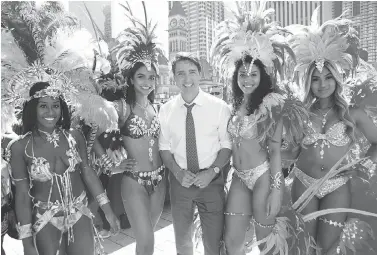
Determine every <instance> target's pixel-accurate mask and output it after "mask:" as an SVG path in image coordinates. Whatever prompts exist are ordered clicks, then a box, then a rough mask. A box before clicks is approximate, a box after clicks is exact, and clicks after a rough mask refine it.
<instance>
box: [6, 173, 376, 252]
mask: <svg viewBox="0 0 377 255" xmlns="http://www.w3.org/2000/svg"><path fill="white" fill-rule="evenodd" d="M375 185H377V184H375ZM369 188H370V187H369V186H368V185H367V184H364V183H362V182H361V181H360V180H355V179H352V208H355V209H360V210H366V211H369V212H373V213H377V196H376V194H373V195H366V191H367V190H368V189H369ZM287 216H288V215H287ZM352 217H359V218H360V219H362V220H364V221H366V222H368V223H369V224H370V225H371V227H372V229H373V230H374V233H375V235H377V218H372V217H364V216H359V215H352ZM289 218H291V217H289ZM291 220H293V218H292V219H291ZM293 222H294V221H293ZM253 234H254V233H253V228H250V230H249V231H248V232H247V235H246V236H247V238H246V241H247V242H249V241H252V240H253V237H254V236H253ZM369 244H370V245H371V247H372V248H373V249H374V250H375V251H377V242H376V241H374V242H369ZM103 246H104V248H105V252H106V254H109V255H121V254H122V255H124V254H130V255H131V254H135V246H136V243H135V238H134V234H133V232H132V229H123V230H121V232H120V233H119V234H118V235H117V236H112V237H110V238H108V239H104V241H103ZM4 250H5V252H6V254H7V255H23V254H24V253H23V247H22V242H21V241H18V240H15V239H12V238H10V237H9V236H7V235H6V237H5V239H4ZM154 254H155V255H176V250H175V238H174V230H173V225H172V216H171V212H170V205H169V204H167V205H165V208H164V211H163V212H162V215H161V218H160V220H159V222H158V223H157V227H156V229H155V252H154ZM203 254H204V252H203V246H202V245H201V244H199V246H198V248H197V249H196V250H195V255H203ZM258 254H259V249H258V248H255V249H253V250H252V251H251V252H249V253H248V254H247V255H258ZM347 254H348V253H347ZM359 254H360V255H376V254H377V253H375V252H374V251H372V250H370V249H369V248H367V247H365V248H364V249H363V250H358V251H357V253H356V255H359Z"/></svg>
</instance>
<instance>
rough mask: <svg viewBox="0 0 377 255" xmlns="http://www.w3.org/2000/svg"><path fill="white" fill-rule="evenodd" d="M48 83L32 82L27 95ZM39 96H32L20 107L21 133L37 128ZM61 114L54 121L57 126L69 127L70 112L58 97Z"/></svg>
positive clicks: (47, 85)
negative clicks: (56, 120)
mask: <svg viewBox="0 0 377 255" xmlns="http://www.w3.org/2000/svg"><path fill="white" fill-rule="evenodd" d="M49 86H50V84H49V83H48V82H37V83H34V84H33V86H32V87H31V88H30V91H29V96H33V95H35V93H37V92H38V91H40V90H42V89H46V88H47V87H49ZM38 101H39V98H33V99H31V100H30V101H28V102H26V103H25V104H24V107H23V109H22V133H23V134H26V133H27V132H29V131H33V130H35V129H36V128H37V105H38ZM59 101H60V107H61V114H60V119H59V120H58V122H57V123H56V125H57V126H58V127H61V128H63V129H65V130H69V129H70V128H71V114H70V112H69V109H68V105H67V103H66V102H65V101H64V100H63V99H62V98H61V97H59Z"/></svg>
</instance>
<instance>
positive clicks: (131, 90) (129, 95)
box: [123, 62, 157, 107]
mask: <svg viewBox="0 0 377 255" xmlns="http://www.w3.org/2000/svg"><path fill="white" fill-rule="evenodd" d="M142 66H145V65H144V64H143V63H141V62H137V63H136V64H135V65H134V66H133V67H132V68H131V69H130V70H129V71H128V72H127V75H126V77H124V78H125V79H126V81H127V88H126V91H125V94H126V103H127V104H129V105H130V106H131V107H134V106H135V103H136V94H135V86H134V85H133V84H132V82H131V79H132V78H133V77H134V75H135V73H136V71H137V70H139V68H141V67H142ZM152 68H153V70H154V71H155V72H156V73H157V70H156V67H155V66H154V65H152ZM123 74H125V72H123ZM148 100H149V102H150V103H151V104H153V102H154V90H152V91H151V93H149V95H148Z"/></svg>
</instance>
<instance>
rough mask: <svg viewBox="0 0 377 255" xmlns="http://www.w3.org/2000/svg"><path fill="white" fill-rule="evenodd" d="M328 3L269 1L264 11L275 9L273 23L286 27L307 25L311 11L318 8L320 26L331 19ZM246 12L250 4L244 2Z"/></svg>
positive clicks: (329, 3) (329, 4) (250, 6)
mask: <svg viewBox="0 0 377 255" xmlns="http://www.w3.org/2000/svg"><path fill="white" fill-rule="evenodd" d="M331 3H332V2H330V1H269V2H267V5H266V9H268V8H273V9H275V15H274V17H273V18H272V20H273V21H277V22H278V23H279V25H280V26H283V27H284V26H288V25H292V24H303V25H309V24H310V19H311V16H312V13H313V11H314V10H315V9H316V8H317V7H318V6H320V9H319V19H320V23H321V24H322V23H323V22H325V21H326V20H329V19H331V18H332V17H331V15H332V10H331ZM245 4H246V10H250V9H251V8H252V3H251V2H249V1H245Z"/></svg>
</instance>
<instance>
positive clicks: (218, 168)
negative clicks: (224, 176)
mask: <svg viewBox="0 0 377 255" xmlns="http://www.w3.org/2000/svg"><path fill="white" fill-rule="evenodd" d="M212 169H213V171H214V172H215V173H216V174H218V173H220V167H218V166H215V167H212Z"/></svg>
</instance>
